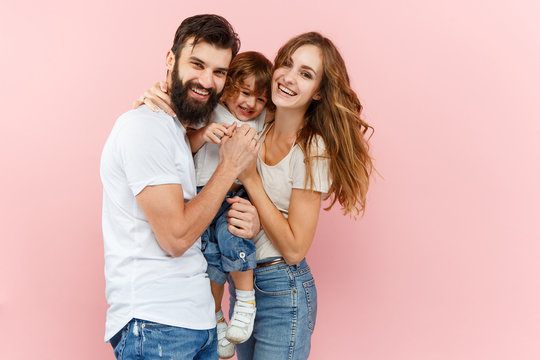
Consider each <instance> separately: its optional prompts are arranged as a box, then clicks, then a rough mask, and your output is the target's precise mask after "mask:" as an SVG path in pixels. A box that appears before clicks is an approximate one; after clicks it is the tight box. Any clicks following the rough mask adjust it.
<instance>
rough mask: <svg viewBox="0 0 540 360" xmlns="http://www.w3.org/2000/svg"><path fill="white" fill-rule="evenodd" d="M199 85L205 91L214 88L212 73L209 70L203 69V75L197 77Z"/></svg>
mask: <svg viewBox="0 0 540 360" xmlns="http://www.w3.org/2000/svg"><path fill="white" fill-rule="evenodd" d="M199 84H201V86H202V87H204V88H207V89H213V88H215V83H214V73H213V72H212V70H211V69H205V70H204V71H203V73H202V74H201V76H200V77H199Z"/></svg>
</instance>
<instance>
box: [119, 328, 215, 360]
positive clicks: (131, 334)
mask: <svg viewBox="0 0 540 360" xmlns="http://www.w3.org/2000/svg"><path fill="white" fill-rule="evenodd" d="M111 345H112V347H113V349H114V356H116V358H117V359H118V360H132V359H138V360H149V359H170V360H186V359H193V360H217V359H218V355H217V333H216V328H213V329H210V330H192V329H185V328H181V327H176V326H169V325H163V324H158V323H155V322H150V321H145V320H140V319H132V320H131V321H130V322H129V323H128V324H127V325H126V326H125V327H124V328H123V329H122V330H120V331H119V332H118V334H116V335H115V336H113V337H112V338H111Z"/></svg>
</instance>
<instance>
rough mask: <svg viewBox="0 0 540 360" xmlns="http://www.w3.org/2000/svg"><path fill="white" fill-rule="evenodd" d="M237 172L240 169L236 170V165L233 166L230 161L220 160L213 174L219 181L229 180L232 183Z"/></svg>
mask: <svg viewBox="0 0 540 360" xmlns="http://www.w3.org/2000/svg"><path fill="white" fill-rule="evenodd" d="M239 173H240V171H238V170H236V166H234V165H233V164H232V163H231V162H229V161H227V160H220V162H219V164H218V166H217V168H216V171H214V176H216V177H219V178H221V179H220V181H225V182H228V181H230V184H231V185H232V183H233V182H234V181H235V180H236V178H237V177H238V174H239Z"/></svg>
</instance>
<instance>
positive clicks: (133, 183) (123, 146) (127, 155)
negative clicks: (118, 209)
mask: <svg viewBox="0 0 540 360" xmlns="http://www.w3.org/2000/svg"><path fill="white" fill-rule="evenodd" d="M170 131H171V130H170V129H168V128H167V124H165V123H163V122H161V121H160V120H158V119H155V118H150V117H136V118H133V119H129V121H127V122H126V124H125V125H124V128H123V129H122V131H121V132H120V134H119V138H118V146H119V153H120V161H121V162H122V165H123V166H122V167H123V169H124V171H125V173H126V178H127V182H128V186H129V188H130V189H131V191H132V192H133V195H134V196H136V195H137V194H139V193H140V192H141V191H142V190H143V189H144V188H145V187H146V186H149V185H161V184H181V174H180V171H179V169H178V168H177V167H176V166H175V161H174V146H173V143H172V142H171V136H170V134H169V132H170Z"/></svg>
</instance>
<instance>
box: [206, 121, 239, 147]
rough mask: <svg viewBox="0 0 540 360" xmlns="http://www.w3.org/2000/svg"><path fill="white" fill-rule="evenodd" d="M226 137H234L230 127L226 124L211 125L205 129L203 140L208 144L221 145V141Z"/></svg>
mask: <svg viewBox="0 0 540 360" xmlns="http://www.w3.org/2000/svg"><path fill="white" fill-rule="evenodd" d="M225 135H226V136H231V135H232V133H231V130H230V128H229V126H227V125H225V124H217V123H211V124H208V125H206V126H205V127H204V130H203V133H202V139H203V140H204V141H205V142H208V143H212V144H221V139H222V138H223V136H225Z"/></svg>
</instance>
